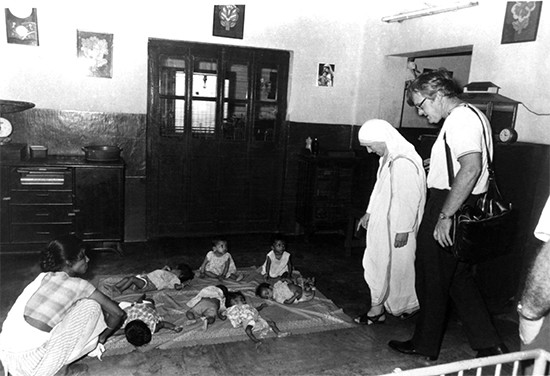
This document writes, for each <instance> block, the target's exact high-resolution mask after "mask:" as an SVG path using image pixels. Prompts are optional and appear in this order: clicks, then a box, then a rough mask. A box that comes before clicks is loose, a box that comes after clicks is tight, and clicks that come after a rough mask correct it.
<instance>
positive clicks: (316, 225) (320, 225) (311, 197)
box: [296, 155, 358, 234]
mask: <svg viewBox="0 0 550 376" xmlns="http://www.w3.org/2000/svg"><path fill="white" fill-rule="evenodd" d="M298 163H299V167H298V169H299V172H298V174H299V177H298V189H297V197H296V199H297V200H296V201H297V207H296V221H297V222H298V223H299V224H300V225H302V226H303V227H304V229H305V231H306V234H311V233H313V232H315V231H344V229H345V227H346V224H347V221H348V215H349V210H350V208H351V205H352V194H353V189H354V184H353V183H354V177H355V174H354V171H355V168H356V166H357V165H358V159H357V158H355V157H328V156H310V155H304V156H301V157H300V159H299V160H298Z"/></svg>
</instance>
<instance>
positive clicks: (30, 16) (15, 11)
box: [6, 7, 38, 46]
mask: <svg viewBox="0 0 550 376" xmlns="http://www.w3.org/2000/svg"><path fill="white" fill-rule="evenodd" d="M6 35H7V37H8V43H16V44H26V45H28V46H38V20H37V17H36V8H25V7H23V8H21V7H20V8H6Z"/></svg>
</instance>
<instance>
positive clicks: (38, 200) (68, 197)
mask: <svg viewBox="0 0 550 376" xmlns="http://www.w3.org/2000/svg"><path fill="white" fill-rule="evenodd" d="M10 196H11V203H12V204H64V203H72V202H73V193H72V191H58V190H45V191H38V190H37V191H34V190H32V191H22V190H17V191H11V193H10Z"/></svg>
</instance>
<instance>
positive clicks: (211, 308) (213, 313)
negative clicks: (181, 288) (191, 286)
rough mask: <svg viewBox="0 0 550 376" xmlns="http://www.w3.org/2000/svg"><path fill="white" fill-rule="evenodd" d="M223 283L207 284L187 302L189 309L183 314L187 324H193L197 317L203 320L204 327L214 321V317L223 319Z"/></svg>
mask: <svg viewBox="0 0 550 376" xmlns="http://www.w3.org/2000/svg"><path fill="white" fill-rule="evenodd" d="M226 291H227V288H226V287H225V286H224V285H217V286H207V287H205V288H203V289H202V290H200V291H199V293H198V294H197V295H196V296H195V297H194V298H193V299H191V300H189V301H188V302H187V306H188V307H189V310H188V311H187V312H185V316H186V317H187V319H188V320H190V321H189V322H188V323H187V324H193V323H195V322H196V320H198V319H202V320H203V322H204V329H206V328H207V326H208V325H212V324H213V323H214V322H215V321H216V317H218V318H219V319H220V320H225V319H226V316H225V292H226Z"/></svg>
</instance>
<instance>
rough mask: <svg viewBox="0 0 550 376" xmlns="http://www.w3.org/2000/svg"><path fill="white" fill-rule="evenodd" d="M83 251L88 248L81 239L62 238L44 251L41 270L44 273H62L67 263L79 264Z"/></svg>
mask: <svg viewBox="0 0 550 376" xmlns="http://www.w3.org/2000/svg"><path fill="white" fill-rule="evenodd" d="M82 250H84V251H85V250H86V246H85V245H84V243H83V242H82V240H81V239H79V238H78V237H76V236H75V235H66V236H61V237H59V238H57V239H55V240H52V241H51V242H50V243H49V244H48V246H47V247H46V249H45V250H43V251H42V255H41V260H40V268H41V269H42V271H43V272H58V271H61V270H62V269H63V268H64V267H65V265H66V263H67V262H69V263H71V264H72V263H75V262H77V261H78V257H79V256H80V252H81V251H82Z"/></svg>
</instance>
